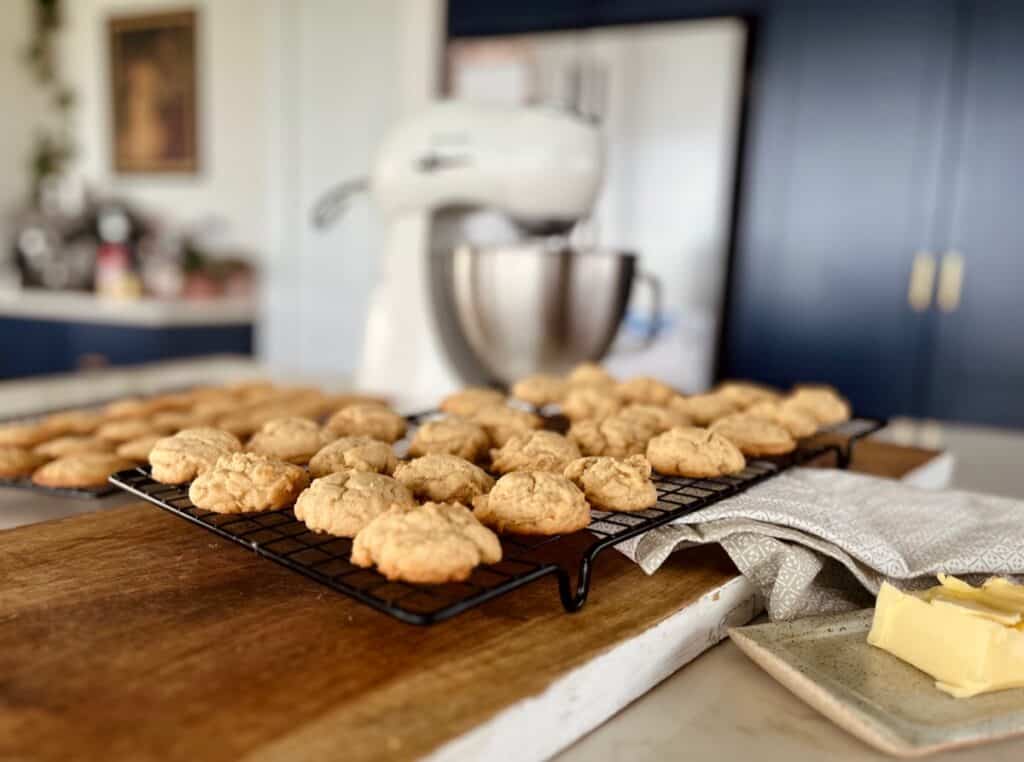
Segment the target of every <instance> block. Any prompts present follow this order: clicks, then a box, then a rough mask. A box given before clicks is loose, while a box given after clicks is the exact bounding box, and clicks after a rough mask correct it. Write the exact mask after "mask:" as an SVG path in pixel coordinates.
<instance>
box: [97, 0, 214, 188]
mask: <svg viewBox="0 0 1024 762" xmlns="http://www.w3.org/2000/svg"><path fill="white" fill-rule="evenodd" d="M108 30H109V38H110V79H111V82H110V92H111V96H112V103H111V106H112V119H111V124H112V126H113V135H112V140H113V145H112V155H113V159H114V170H115V171H116V172H119V173H135V172H145V173H153V172H158V173H194V172H196V171H198V169H199V146H198V145H197V136H198V130H197V126H196V125H197V115H196V78H197V72H196V13H195V12H194V11H191V10H185V11H176V12H173V13H159V14H149V15H141V16H139V15H133V16H126V17H117V18H112V19H110V21H109V22H108Z"/></svg>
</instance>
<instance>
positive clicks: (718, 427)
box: [710, 413, 796, 458]
mask: <svg viewBox="0 0 1024 762" xmlns="http://www.w3.org/2000/svg"><path fill="white" fill-rule="evenodd" d="M710 428H711V430H712V431H714V432H715V433H717V434H721V435H722V436H723V437H725V438H726V439H728V440H729V441H730V442H732V443H733V444H734V445H736V446H737V447H738V448H740V452H742V453H743V454H744V455H747V456H749V457H752V458H758V457H764V456H768V455H785V454H786V453H787V452H793V450H795V449H796V440H795V439H793V437H792V436H790V433H789V432H788V431H787V430H786V429H785V428H783V427H782V426H780V425H779V424H777V423H772V422H771V421H766V420H765V419H763V418H755V417H754V416H752V415H747V414H746V413H736V414H735V415H727V416H726V417H725V418H719V419H718V420H717V421H715V422H714V423H712V424H711V426H710Z"/></svg>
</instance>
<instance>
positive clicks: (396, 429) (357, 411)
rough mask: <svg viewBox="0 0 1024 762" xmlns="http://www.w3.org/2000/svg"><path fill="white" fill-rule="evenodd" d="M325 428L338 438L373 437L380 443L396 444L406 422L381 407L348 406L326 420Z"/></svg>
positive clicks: (401, 435)
mask: <svg viewBox="0 0 1024 762" xmlns="http://www.w3.org/2000/svg"><path fill="white" fill-rule="evenodd" d="M327 428H328V429H329V430H331V431H333V432H334V433H335V434H337V435H338V436H343V437H373V438H374V439H379V440H380V441H381V442H397V441H398V440H399V439H401V438H402V437H404V436H405V429H406V421H405V419H404V418H403V417H402V416H400V415H399V414H398V413H396V412H395V411H394V410H390V409H388V408H386V407H384V406H383V405H377V404H370V405H367V404H361V405H349V406H348V407H343V408H342V409H341V410H339V411H338V412H337V413H335V414H334V415H332V416H331V417H330V418H329V419H328V421H327Z"/></svg>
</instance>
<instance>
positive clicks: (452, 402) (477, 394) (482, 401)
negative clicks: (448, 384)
mask: <svg viewBox="0 0 1024 762" xmlns="http://www.w3.org/2000/svg"><path fill="white" fill-rule="evenodd" d="M503 404H505V395H504V394H502V393H501V392H499V391H497V390H496V389H487V388H485V387H482V386H467V387H466V388H465V389H460V390H459V391H457V392H455V393H454V394H449V395H448V396H447V397H445V398H444V399H443V400H441V410H442V411H443V412H445V413H448V414H449V415H457V416H460V417H462V418H470V417H472V415H473V413H475V412H476V411H477V410H479V409H480V408H482V407H489V406H491V405H503Z"/></svg>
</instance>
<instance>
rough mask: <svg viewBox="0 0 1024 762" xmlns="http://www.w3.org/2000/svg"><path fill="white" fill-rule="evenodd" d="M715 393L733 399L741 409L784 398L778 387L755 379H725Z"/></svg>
mask: <svg viewBox="0 0 1024 762" xmlns="http://www.w3.org/2000/svg"><path fill="white" fill-rule="evenodd" d="M714 393H715V394H720V395H722V396H723V397H725V398H726V399H728V400H731V401H732V402H733V403H734V404H735V405H736V406H737V407H738V408H740V409H741V410H745V409H746V408H748V407H750V406H751V405H756V404H757V403H759V402H776V401H778V400H780V399H782V393H781V392H779V391H778V390H777V389H772V388H771V387H770V386H765V385H764V384H757V383H754V382H753V381H723V382H722V383H720V384H719V385H718V386H717V387H715V392H714Z"/></svg>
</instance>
